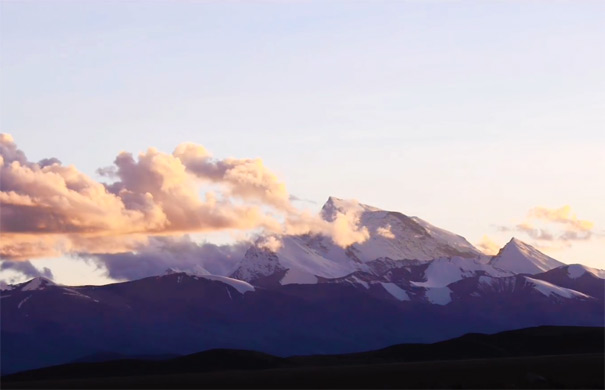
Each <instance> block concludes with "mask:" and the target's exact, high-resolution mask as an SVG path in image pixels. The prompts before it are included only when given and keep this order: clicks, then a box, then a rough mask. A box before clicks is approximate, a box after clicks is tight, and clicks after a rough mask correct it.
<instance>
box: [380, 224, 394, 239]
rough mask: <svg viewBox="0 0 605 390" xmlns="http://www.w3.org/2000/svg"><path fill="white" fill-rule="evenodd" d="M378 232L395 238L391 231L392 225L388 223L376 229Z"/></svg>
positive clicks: (386, 236)
mask: <svg viewBox="0 0 605 390" xmlns="http://www.w3.org/2000/svg"><path fill="white" fill-rule="evenodd" d="M376 233H377V234H378V235H380V236H383V237H385V238H395V235H394V234H393V232H391V225H386V226H384V227H379V228H378V229H376Z"/></svg>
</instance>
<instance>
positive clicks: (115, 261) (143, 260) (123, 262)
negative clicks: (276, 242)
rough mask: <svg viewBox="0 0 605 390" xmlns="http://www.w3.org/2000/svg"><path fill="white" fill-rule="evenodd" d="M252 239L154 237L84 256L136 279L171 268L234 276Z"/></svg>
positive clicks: (117, 275)
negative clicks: (123, 249)
mask: <svg viewBox="0 0 605 390" xmlns="http://www.w3.org/2000/svg"><path fill="white" fill-rule="evenodd" d="M249 247H250V242H238V243H235V244H232V245H215V244H210V243H203V244H197V243H195V242H193V241H191V240H190V239H189V237H187V236H183V237H153V238H151V239H150V240H149V243H148V244H147V245H145V246H142V247H140V248H138V250H137V251H135V252H127V253H115V254H109V253H107V254H95V255H87V254H82V255H81V256H82V257H84V258H86V259H91V260H93V261H95V262H96V263H98V264H99V265H101V266H103V267H105V268H106V269H107V276H109V277H111V278H113V279H117V280H134V279H140V278H144V277H148V276H154V275H159V274H162V273H163V272H164V271H166V270H167V269H172V270H174V271H178V272H190V273H196V274H201V275H205V274H213V275H230V274H231V273H232V272H233V271H234V270H235V269H236V268H237V264H238V263H239V261H240V260H241V259H242V257H243V255H244V254H245V252H246V250H247V249H248V248H249Z"/></svg>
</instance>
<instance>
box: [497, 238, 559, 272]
mask: <svg viewBox="0 0 605 390" xmlns="http://www.w3.org/2000/svg"><path fill="white" fill-rule="evenodd" d="M490 264H491V265H493V266H494V267H496V268H500V269H502V270H505V271H511V272H514V273H518V274H531V275H534V274H537V273H541V272H545V271H548V270H551V269H553V268H557V267H560V266H562V265H564V264H563V263H561V262H560V261H558V260H555V259H553V258H552V257H549V256H547V255H545V254H544V253H542V252H540V251H539V250H537V249H536V248H534V247H533V246H531V245H529V244H527V243H525V242H523V241H521V240H519V239H518V238H515V237H513V238H511V240H510V241H509V242H508V243H507V244H506V245H504V246H503V247H502V249H500V251H499V252H498V254H497V255H496V256H494V257H492V259H491V260H490Z"/></svg>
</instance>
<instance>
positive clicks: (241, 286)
mask: <svg viewBox="0 0 605 390" xmlns="http://www.w3.org/2000/svg"><path fill="white" fill-rule="evenodd" d="M196 278H201V279H207V280H214V281H217V282H221V283H225V284H228V285H229V286H231V287H233V288H234V289H236V290H237V291H238V292H239V293H240V294H244V293H246V292H248V291H254V290H255V289H254V286H252V285H251V284H250V283H246V282H244V281H243V280H238V279H233V278H229V277H227V276H218V275H198V276H196Z"/></svg>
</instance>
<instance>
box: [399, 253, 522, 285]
mask: <svg viewBox="0 0 605 390" xmlns="http://www.w3.org/2000/svg"><path fill="white" fill-rule="evenodd" d="M477 274H485V275H488V276H492V277H505V276H510V275H511V273H510V272H507V271H503V270H500V269H497V268H495V267H493V266H491V265H489V264H483V263H481V262H480V261H479V260H475V259H465V258H461V257H453V258H441V259H435V260H432V261H431V262H430V263H429V265H428V267H427V268H426V270H425V271H424V279H425V280H424V281H423V282H411V283H412V284H413V285H414V286H418V287H445V286H447V285H449V284H451V283H454V282H457V281H459V280H461V279H464V278H468V277H471V276H475V275H477Z"/></svg>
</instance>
